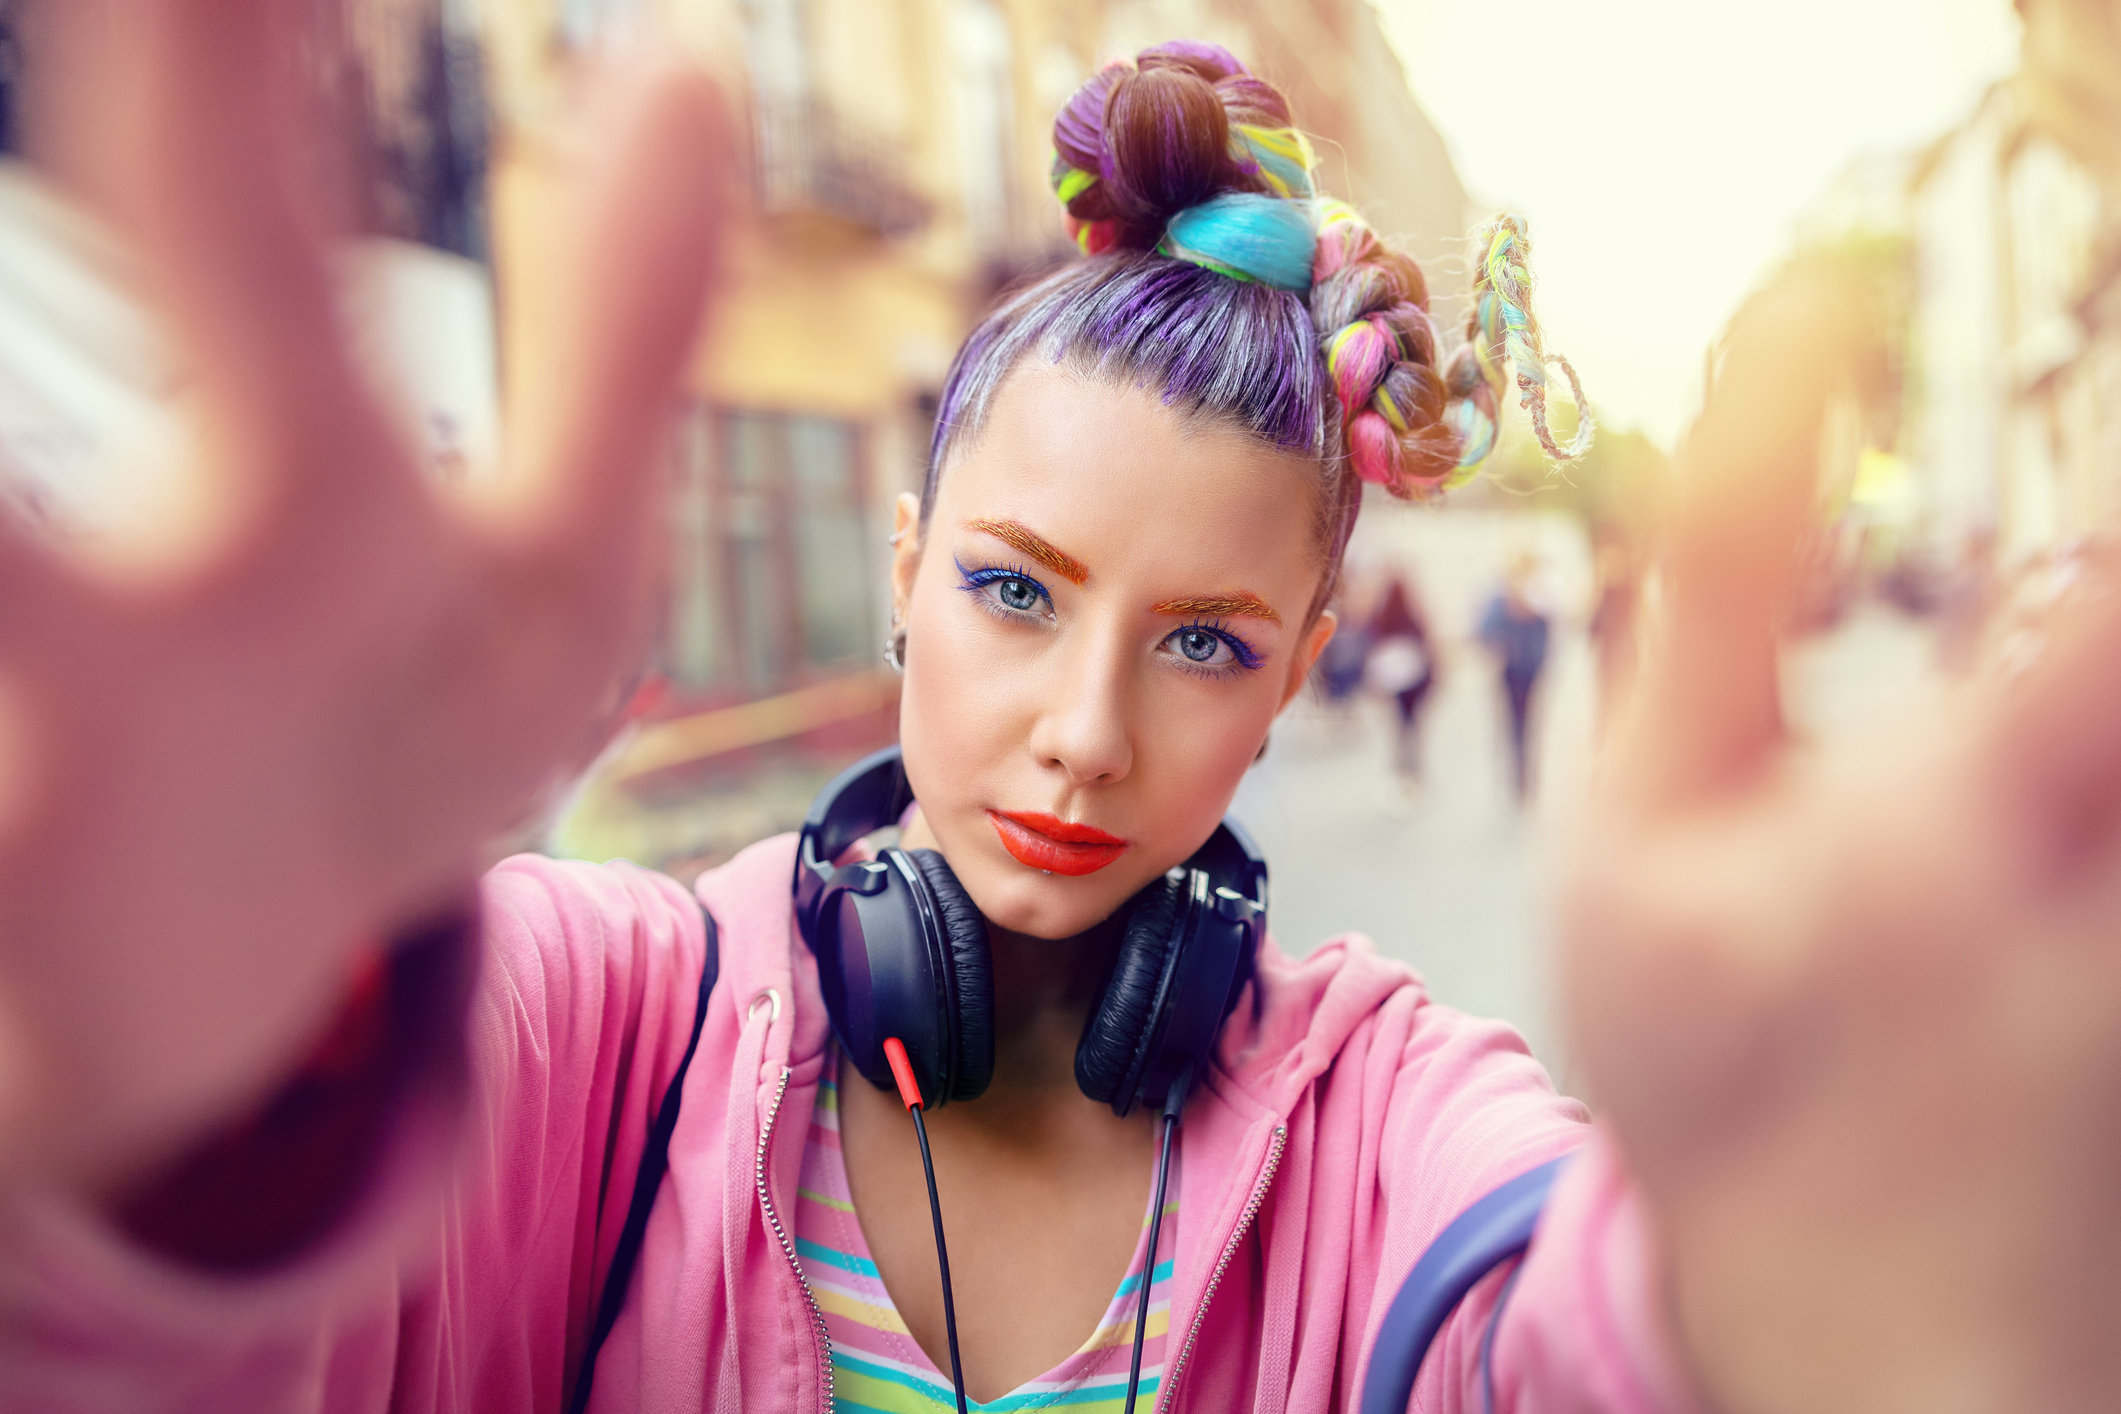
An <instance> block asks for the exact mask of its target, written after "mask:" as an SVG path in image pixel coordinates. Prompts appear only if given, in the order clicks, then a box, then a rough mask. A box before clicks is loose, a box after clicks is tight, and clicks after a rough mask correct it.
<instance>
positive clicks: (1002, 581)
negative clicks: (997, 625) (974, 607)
mask: <svg viewBox="0 0 2121 1414" xmlns="http://www.w3.org/2000/svg"><path fill="white" fill-rule="evenodd" d="M957 572H958V576H959V577H960V578H961V579H962V580H963V581H964V589H965V592H966V593H967V594H970V595H971V596H972V597H973V598H974V599H976V600H978V601H979V604H980V607H981V608H983V609H985V610H986V611H987V612H988V613H990V614H994V615H997V616H999V617H1001V618H1006V619H1014V618H1017V617H1018V616H1019V615H1023V614H1035V615H1038V616H1040V617H1042V618H1044V617H1050V616H1051V615H1052V612H1053V596H1052V595H1050V594H1048V593H1047V592H1046V586H1045V585H1043V584H1040V583H1039V582H1038V581H1037V580H1035V579H1033V578H1032V577H1031V576H1030V575H1028V574H1026V573H1024V572H1023V571H1022V570H1017V569H1003V568H1002V567H1000V566H999V565H987V566H983V567H981V568H977V569H975V568H973V567H972V566H970V565H967V564H965V563H963V562H962V561H960V562H959V564H958V567H957Z"/></svg>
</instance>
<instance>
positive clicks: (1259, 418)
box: [921, 41, 1591, 613]
mask: <svg viewBox="0 0 2121 1414" xmlns="http://www.w3.org/2000/svg"><path fill="white" fill-rule="evenodd" d="M1053 147H1054V163H1053V189H1054V193H1055V195H1056V196H1058V197H1059V198H1060V200H1061V203H1062V205H1063V207H1064V208H1065V209H1066V211H1067V217H1068V229H1069V233H1070V235H1072V236H1073V237H1074V239H1075V241H1076V243H1077V245H1078V246H1079V247H1080V248H1081V249H1082V251H1083V254H1084V255H1085V256H1086V257H1087V258H1086V259H1084V260H1082V261H1078V262H1076V263H1074V264H1072V265H1069V266H1067V267H1065V268H1063V269H1062V270H1060V271H1058V272H1057V273H1055V274H1053V275H1051V276H1048V277H1047V278H1046V279H1044V280H1041V281H1039V282H1038V283H1036V284H1034V285H1031V286H1030V287H1028V288H1026V289H1024V290H1021V291H1019V292H1017V293H1015V294H1014V295H1011V296H1010V297H1008V298H1007V299H1005V300H1004V301H1003V302H1002V303H1001V304H1000V305H999V306H997V307H996V308H995V309H993V310H992V311H990V312H989V313H988V314H987V316H986V317H985V318H984V319H983V320H981V322H980V324H979V326H978V327H977V328H976V329H974V330H973V331H972V334H971V336H970V337H969V338H967V339H966V341H965V345H964V347H963V348H962V349H960V350H959V351H958V355H957V359H956V361H955V362H954V363H953V364H952V365H951V369H950V374H949V377H948V379H947V380H946V381H945V383H944V386H943V394H942V400H941V405H940V407H939V409H938V413H937V418H936V426H935V439H934V442H933V444H932V446H931V448H930V452H929V460H928V474H927V480H926V483H925V485H924V486H923V487H922V491H921V518H922V522H923V525H924V527H925V523H926V520H927V516H928V514H929V511H930V510H931V508H932V507H933V506H934V504H935V492H936V485H937V482H938V481H939V479H940V478H941V476H942V472H943V469H944V466H945V463H946V461H947V460H948V458H949V456H950V455H951V453H952V452H953V451H955V450H956V449H957V448H958V447H960V446H961V445H963V443H964V442H965V440H966V439H967V438H969V437H972V436H975V435H977V433H978V431H979V428H980V426H981V424H982V423H983V422H984V420H985V417H986V413H987V409H988V407H989V406H990V404H991V403H992V401H993V399H994V395H995V392H996V390H997V389H999V388H1000V386H1001V385H1002V383H1003V381H1004V380H1005V379H1006V378H1007V376H1008V374H1009V372H1010V370H1012V369H1013V368H1015V367H1016V365H1017V364H1018V363H1019V362H1020V361H1021V360H1022V359H1024V358H1025V357H1027V356H1028V355H1030V354H1031V353H1032V351H1034V350H1036V351H1037V352H1038V354H1039V355H1040V356H1041V357H1044V358H1047V359H1049V360H1051V361H1052V362H1054V363H1057V364H1064V365H1067V366H1070V367H1073V368H1076V369H1079V370H1082V371H1084V372H1086V373H1088V374H1090V375H1091V376H1093V377H1097V378H1100V379H1104V380H1108V381H1110V382H1112V383H1113V384H1115V385H1119V386H1147V387H1153V388H1156V389H1159V390H1161V392H1162V394H1163V397H1164V401H1165V402H1166V403H1167V404H1169V405H1170V406H1172V407H1174V408H1176V409H1179V410H1180V411H1182V412H1184V413H1186V414H1187V415H1190V416H1201V417H1206V418H1210V419H1213V420H1215V421H1217V422H1221V423H1224V424H1227V425H1231V426H1235V427H1237V428H1239V429H1240V430H1242V431H1244V432H1246V433H1247V434H1249V435H1251V436H1254V437H1257V438H1258V439H1260V440H1261V441H1263V442H1266V443H1268V444H1270V445H1272V446H1275V447H1278V448H1281V449H1283V450H1285V451H1288V452H1292V453H1296V454H1298V455H1301V456H1304V457H1307V458H1309V459H1311V460H1312V461H1314V462H1315V463H1316V464H1317V466H1318V468H1319V476H1320V494H1319V497H1318V503H1317V504H1318V526H1317V528H1318V537H1319V543H1320V545H1321V547H1322V549H1323V551H1324V560H1325V567H1326V574H1325V577H1324V582H1323V584H1322V585H1321V588H1320V591H1319V596H1318V600H1317V603H1316V604H1314V605H1313V612H1314V613H1315V612H1316V610H1317V609H1318V608H1320V607H1323V605H1324V604H1325V602H1326V600H1327V598H1328V597H1330V595H1331V592H1332V589H1333V586H1334V581H1335V579H1336V577H1337V574H1338V570H1339V564H1340V558H1341V554H1342V552H1343V551H1344V550H1345V549H1346V547H1347V541H1348V536H1349V534H1350V533H1351V532H1352V531H1353V529H1354V525H1355V516H1356V513H1357V511H1358V510H1359V508H1360V506H1361V504H1362V487H1363V483H1364V482H1373V483H1375V484H1377V485H1380V486H1382V487H1384V488H1385V489H1386V490H1387V491H1389V492H1391V493H1392V494H1393V495H1395V496H1398V497H1401V498H1403V499H1424V498H1427V497H1430V496H1434V495H1437V494H1439V493H1441V492H1442V491H1444V490H1447V489H1449V488H1451V487H1453V486H1457V485H1459V484H1461V483H1463V482H1465V481H1467V480H1470V479H1471V478H1472V476H1473V475H1474V474H1475V473H1476V472H1477V470H1478V468H1479V465H1480V463H1481V462H1482V461H1483V460H1485V459H1486V457H1487V456H1488V454H1489V453H1490V452H1491V451H1493V449H1494V446H1495V442H1496V437H1497V433H1496V429H1497V426H1498V419H1499V413H1500V408H1501V404H1502V399H1503V397H1504V396H1505V394H1506V392H1507V389H1508V366H1509V365H1510V364H1513V363H1514V364H1515V366H1516V381H1517V386H1518V391H1519V395H1520V399H1521V401H1522V402H1523V403H1524V405H1525V407H1526V408H1527V410H1528V411H1530V412H1531V414H1532V421H1533V426H1534V429H1535V431H1536V432H1537V434H1538V436H1539V437H1540V440H1541V442H1542V443H1543V445H1544V446H1545V447H1546V450H1547V452H1548V453H1549V455H1551V456H1553V457H1554V458H1555V459H1556V460H1564V461H1565V460H1569V459H1572V458H1573V457H1576V456H1581V455H1582V453H1583V452H1584V451H1585V450H1586V449H1587V448H1588V446H1589V442H1590V437H1591V422H1590V418H1589V416H1588V413H1587V412H1585V411H1584V409H1583V402H1582V397H1581V395H1580V392H1578V391H1577V389H1576V375H1575V373H1574V371H1573V370H1571V369H1569V367H1568V365H1567V363H1566V361H1565V360H1562V359H1560V358H1558V357H1556V356H1552V355H1549V354H1548V353H1547V352H1546V350H1545V348H1544V347H1543V344H1542V342H1541V337H1540V329H1539V325H1538V322H1537V320H1536V319H1534V318H1533V316H1532V312H1531V278H1530V275H1529V273H1528V269H1527V265H1526V258H1527V255H1528V252H1529V245H1528V242H1527V240H1526V238H1525V231H1524V226H1523V223H1522V222H1521V221H1519V220H1517V219H1516V218H1510V217H1506V218H1504V219H1502V220H1501V221H1498V222H1496V223H1494V224H1493V225H1491V226H1490V227H1489V228H1488V229H1487V230H1486V231H1484V232H1482V234H1481V236H1480V238H1479V240H1480V253H1481V255H1480V264H1479V267H1478V269H1477V270H1476V272H1475V283H1474V289H1473V295H1474V298H1473V302H1472V310H1471V313H1470V315H1469V318H1468V322H1467V343H1466V344H1465V345H1464V346H1463V347H1461V348H1460V349H1458V350H1457V352H1456V353H1455V354H1453V355H1452V356H1451V357H1450V358H1449V359H1448V361H1445V360H1444V359H1443V357H1442V350H1441V348H1440V346H1439V340H1438V337H1437V331H1436V328H1435V326H1434V325H1433V324H1432V323H1431V322H1430V319H1429V288H1428V282H1427V280H1426V279H1425V278H1424V277H1423V275H1422V272H1421V267H1420V266H1418V265H1417V264H1415V262H1414V260H1413V259H1412V258H1411V257H1409V256H1407V255H1406V254H1405V253H1403V252H1401V251H1398V250H1395V249H1393V248H1392V247H1391V246H1389V245H1387V244H1386V243H1385V242H1384V241H1383V240H1381V239H1380V238H1379V237H1378V236H1377V234H1376V233H1375V232H1374V231H1372V230H1371V229H1370V228H1369V227H1368V226H1367V225H1365V224H1364V223H1363V221H1362V218H1361V217H1360V216H1359V215H1357V214H1356V212H1355V211H1354V210H1353V209H1352V208H1351V207H1349V206H1347V205H1346V204H1344V203H1342V202H1338V201H1333V200H1330V199H1326V198H1321V197H1319V196H1318V195H1317V193H1316V190H1315V187H1314V184H1313V177H1312V171H1313V168H1314V167H1315V165H1316V163H1315V159H1314V157H1313V154H1312V150H1311V145H1310V143H1309V141H1308V140H1307V139H1306V138H1305V137H1304V135H1303V134H1302V133H1301V132H1300V131H1298V130H1297V129H1296V128H1295V127H1294V126H1293V120H1292V118H1291V115H1290V112H1289V106H1288V103H1287V102H1286V101H1285V100H1284V99H1283V98H1282V96H1281V94H1280V93H1279V92H1277V91H1276V90H1275V89H1274V88H1273V86H1272V85H1270V84H1268V83H1266V82H1264V81H1263V80H1261V79H1259V78H1257V77H1255V76H1254V75H1252V74H1251V73H1249V72H1248V71H1247V70H1246V69H1245V67H1244V66H1243V65H1242V64H1240V63H1238V61H1237V60H1236V59H1235V58H1234V57H1232V56H1231V54H1230V53H1229V52H1228V51H1227V50H1224V49H1221V48H1219V47H1217V46H1215V45H1212V44H1200V43H1192V42H1185V41H1179V42H1174V43H1170V44H1162V45H1158V46H1157V47H1156V48H1154V49H1149V50H1145V51H1143V52H1142V53H1141V54H1140V55H1139V56H1138V57H1137V58H1136V61H1135V62H1134V63H1133V64H1132V65H1128V64H1119V63H1116V64H1113V65H1111V66H1109V67H1107V68H1106V69H1104V70H1103V71H1102V72H1100V73H1099V74H1097V75H1096V76H1095V77H1094V78H1092V79H1091V80H1090V81H1089V82H1088V83H1085V84H1084V85H1083V86H1082V88H1080V89H1079V90H1077V91H1076V94H1075V96H1074V97H1073V98H1071V99H1070V100H1069V101H1068V104H1067V106H1066V107H1065V108H1063V109H1062V110H1061V113H1060V116H1059V117H1058V118H1057V119H1056V120H1055V122H1054V125H1053ZM1550 365H1558V366H1559V367H1560V368H1561V369H1562V370H1563V372H1564V373H1565V374H1566V376H1567V379H1568V382H1569V385H1570V388H1571V391H1572V392H1574V393H1576V404H1577V407H1578V410H1579V412H1580V413H1581V414H1582V416H1581V417H1580V421H1579V427H1578V431H1577V435H1576V438H1575V440H1574V441H1573V442H1572V443H1571V445H1569V446H1568V447H1562V446H1560V445H1557V443H1556V442H1555V439H1554V438H1553V436H1552V434H1551V433H1550V432H1549V430H1548V427H1547V418H1546V379H1547V369H1548V367H1549V366H1550Z"/></svg>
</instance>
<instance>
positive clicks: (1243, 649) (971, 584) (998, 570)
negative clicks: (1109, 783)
mask: <svg viewBox="0 0 2121 1414" xmlns="http://www.w3.org/2000/svg"><path fill="white" fill-rule="evenodd" d="M955 563H956V565H957V573H958V577H959V578H961V579H962V580H964V583H963V584H962V585H960V586H959V588H961V589H963V590H964V591H965V592H966V593H967V594H970V595H971V596H972V600H973V602H974V603H976V604H978V605H979V606H980V608H981V609H983V610H984V611H986V612H987V613H990V614H992V615H994V617H996V618H997V619H1000V620H1002V621H1003V622H1004V623H1016V622H1020V621H1022V620H1024V619H1038V618H1043V617H1045V615H1040V614H1037V613H1034V612H1033V611H1031V610H1028V609H1012V608H1010V607H1009V606H1008V605H1006V604H1001V603H997V602H996V600H995V598H994V596H993V595H991V594H988V593H986V592H985V591H986V588H987V586H988V585H990V584H998V583H1000V582H1001V581H1002V580H1005V579H1016V580H1022V581H1023V582H1024V583H1025V584H1028V585H1030V586H1031V587H1032V588H1033V589H1035V590H1037V591H1038V597H1039V599H1040V600H1041V601H1043V602H1044V604H1045V606H1046V613H1047V614H1051V613H1052V612H1053V595H1052V594H1051V593H1050V592H1049V591H1048V590H1047V588H1046V586H1045V585H1043V584H1041V583H1039V581H1038V578H1037V576H1035V575H1033V574H1031V573H1030V572H1029V571H1028V570H1026V569H1024V568H1023V567H1022V566H1020V565H968V564H966V563H965V562H964V561H963V560H958V561H956V562H955ZM1195 631H1198V632H1202V633H1212V634H1214V635H1215V636H1216V637H1217V638H1219V639H1221V640H1222V641H1223V643H1224V644H1225V645H1226V646H1228V648H1229V650H1230V652H1231V653H1232V654H1233V655H1235V657H1236V659H1237V661H1236V662H1234V663H1228V664H1225V665H1223V666H1222V667H1217V668H1206V667H1202V666H1201V665H1200V664H1198V663H1196V662H1194V661H1193V660H1192V659H1190V658H1188V657H1187V656H1186V655H1185V654H1184V653H1173V654H1172V655H1171V657H1172V659H1173V661H1174V662H1176V663H1177V665H1178V667H1179V669H1180V670H1181V671H1182V672H1188V673H1191V674H1192V675H1193V676H1195V677H1198V678H1207V679H1209V680H1211V681H1212V680H1214V679H1217V678H1226V677H1229V676H1230V675H1232V674H1233V673H1237V672H1248V673H1249V672H1255V671H1257V670H1258V669H1259V668H1260V667H1262V666H1263V665H1264V663H1265V661H1266V660H1265V659H1263V658H1261V657H1260V656H1259V654H1258V653H1257V652H1255V651H1254V650H1253V648H1252V645H1251V644H1249V643H1247V642H1245V640H1244V639H1243V638H1242V637H1240V636H1239V635H1238V634H1236V633H1235V632H1233V631H1232V630H1231V628H1230V626H1229V624H1228V623H1226V622H1224V621H1223V620H1221V619H1195V620H1193V621H1192V622H1191V623H1186V624H1181V625H1179V626H1178V627H1177V628H1175V629H1172V630H1171V632H1170V633H1167V634H1165V635H1164V636H1163V638H1161V639H1159V640H1158V644H1159V646H1161V645H1162V644H1165V643H1169V642H1170V641H1171V640H1172V638H1174V637H1176V636H1177V635H1178V634H1181V633H1190V632H1195Z"/></svg>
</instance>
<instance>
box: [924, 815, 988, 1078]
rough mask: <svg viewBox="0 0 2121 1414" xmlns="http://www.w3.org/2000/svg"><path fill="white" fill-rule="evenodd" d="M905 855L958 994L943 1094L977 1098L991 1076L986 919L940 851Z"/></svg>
mask: <svg viewBox="0 0 2121 1414" xmlns="http://www.w3.org/2000/svg"><path fill="white" fill-rule="evenodd" d="M906 857H907V858H908V859H910V860H912V861H913V867H914V869H915V870H917V871H918V872H919V874H920V876H921V881H922V882H923V883H925V884H927V886H928V894H929V896H930V898H932V899H933V900H934V902H935V916H936V917H937V918H938V919H940V920H941V921H942V925H943V935H944V940H945V943H946V945H947V952H948V954H949V966H950V974H951V978H952V981H953V985H954V988H955V991H956V994H957V1015H956V1016H955V1017H953V1018H949V1020H951V1021H954V1022H955V1024H956V1026H957V1075H956V1077H955V1078H954V1079H953V1081H952V1083H951V1086H950V1093H949V1095H948V1096H946V1097H945V1098H946V1099H951V1100H976V1099H978V1098H979V1097H980V1096H981V1095H982V1094H984V1093H986V1089H987V1086H988V1084H989V1083H990V1082H991V1081H992V1080H993V1079H994V954H993V950H992V949H991V948H990V947H989V945H988V942H987V920H986V919H985V918H983V917H981V916H980V911H979V909H978V908H977V907H975V906H974V904H973V902H972V899H971V897H970V896H969V895H968V894H966V892H965V886H964V885H963V884H960V883H959V882H958V881H957V875H955V874H953V873H951V872H950V865H949V863H948V862H947V861H945V860H944V858H943V857H942V856H941V855H940V854H937V853H936V852H935V851H934V850H932V849H911V850H907V851H906Z"/></svg>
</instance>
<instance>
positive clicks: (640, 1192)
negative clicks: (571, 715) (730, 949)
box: [567, 906, 722, 1414]
mask: <svg viewBox="0 0 2121 1414" xmlns="http://www.w3.org/2000/svg"><path fill="white" fill-rule="evenodd" d="M700 917H702V918H703V919H705V920H706V922H707V965H706V966H705V967H704V968H702V969H701V971H700V1004H699V1006H698V1007H697V1008H696V1009H695V1010H694V1011H693V1013H692V1039H691V1040H689V1041H687V1042H686V1043H685V1056H684V1059H682V1060H680V1061H679V1062H678V1073H677V1074H676V1075H673V1076H671V1077H670V1088H668V1089H667V1090H665V1091H664V1092H663V1103H662V1106H661V1107H660V1108H659V1109H657V1110H656V1114H655V1125H654V1126H653V1127H652V1128H651V1129H650V1130H649V1131H648V1143H647V1146H646V1147H645V1148H644V1149H643V1150H642V1151H641V1166H640V1168H639V1169H638V1170H636V1171H635V1173H634V1176H633V1202H632V1203H631V1204H630V1205H629V1206H628V1207H627V1209H626V1226H625V1227H623V1228H621V1229H620V1230H619V1245H618V1247H617V1249H616V1250H614V1251H613V1252H612V1254H611V1270H610V1271H608V1272H607V1273H605V1275H604V1291H603V1294H602V1297H601V1299H599V1300H598V1302H597V1315H596V1324H595V1325H594V1326H592V1327H590V1331H589V1345H588V1347H587V1348H586V1349H584V1350H583V1351H582V1364H581V1368H580V1369H578V1370H577V1371H576V1372H575V1377H574V1397H573V1398H572V1399H570V1400H568V1401H567V1408H568V1411H569V1414H582V1411H583V1410H585V1409H587V1408H588V1407H589V1386H590V1384H591V1383H592V1382H593V1381H594V1380H595V1379H596V1373H597V1352H598V1351H600V1350H602V1349H603V1348H604V1341H605V1338H606V1337H608V1336H609V1335H610V1334H611V1327H612V1326H613V1324H614V1323H616V1322H617V1320H618V1319H619V1312H620V1310H621V1309H623V1308H624V1307H625V1305H626V1289H627V1288H628V1287H630V1286H632V1285H633V1267H634V1263H636V1262H638V1261H639V1260H640V1257H641V1241H642V1239H643V1238H645V1237H646V1236H647V1235H648V1213H649V1210H650V1209H652V1208H654V1207H655V1195H656V1190H657V1189H659V1188H661V1187H662V1186H663V1175H664V1174H665V1173H667V1172H669V1170H670V1136H671V1134H672V1133H673V1132H674V1131H675V1130H676V1129H677V1127H678V1104H679V1101H680V1099H681V1098H682V1097H681V1095H680V1091H682V1090H683V1088H684V1085H685V1072H686V1071H687V1070H688V1069H690V1068H691V1066H692V1053H693V1052H694V1051H696V1050H698V1049H699V1048H700V1026H701V1024H702V1023H703V1022H705V1021H706V1020H707V997H708V994H709V993H711V992H713V991H714V983H715V979H716V978H717V977H719V976H720V975H721V972H722V946H721V935H720V933H719V931H718V930H717V929H716V928H715V926H714V915H713V914H711V913H709V912H708V911H707V910H706V908H705V907H704V906H703V907H702V908H701V909H700Z"/></svg>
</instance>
